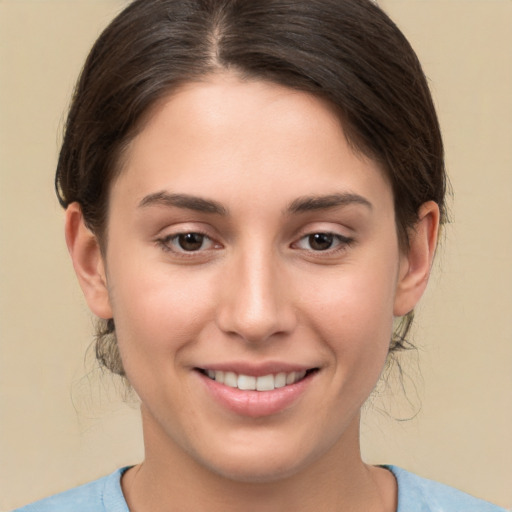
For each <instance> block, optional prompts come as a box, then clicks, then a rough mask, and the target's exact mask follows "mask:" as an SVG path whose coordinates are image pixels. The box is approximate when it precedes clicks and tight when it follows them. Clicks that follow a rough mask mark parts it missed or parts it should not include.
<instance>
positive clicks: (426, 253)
mask: <svg viewBox="0 0 512 512" xmlns="http://www.w3.org/2000/svg"><path fill="white" fill-rule="evenodd" d="M438 230H439V207H438V205H437V203H435V202H434V201H428V202H426V203H424V204H422V205H421V207H420V209H419V212H418V222H417V223H416V224H415V226H414V228H413V229H411V231H410V233H409V249H408V250H407V252H406V253H404V254H403V255H402V258H401V261H400V270H399V277H398V283H397V288H396V295H395V303H394V315H395V316H404V315H406V314H407V313H409V312H410V311H412V310H413V309H414V306H416V304H417V302H418V301H419V300H420V298H421V296H422V295H423V292H424V291H425V288H426V287H427V283H428V278H429V276H430V269H431V267H432V262H433V259H434V253H435V250H436V245H437V233H438Z"/></svg>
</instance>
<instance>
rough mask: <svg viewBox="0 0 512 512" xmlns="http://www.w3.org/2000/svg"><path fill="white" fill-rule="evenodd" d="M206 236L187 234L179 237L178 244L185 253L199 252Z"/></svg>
mask: <svg viewBox="0 0 512 512" xmlns="http://www.w3.org/2000/svg"><path fill="white" fill-rule="evenodd" d="M203 240H204V235H201V234H199V233H186V234H184V235H179V237H178V242H179V244H180V247H181V248H182V249H183V250H184V251H197V250H198V249H201V246H202V245H203Z"/></svg>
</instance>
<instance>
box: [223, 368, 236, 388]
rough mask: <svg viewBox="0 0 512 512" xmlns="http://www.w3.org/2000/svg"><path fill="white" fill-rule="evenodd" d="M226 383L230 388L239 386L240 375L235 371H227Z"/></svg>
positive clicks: (225, 375)
mask: <svg viewBox="0 0 512 512" xmlns="http://www.w3.org/2000/svg"><path fill="white" fill-rule="evenodd" d="M224 384H225V385H226V386H229V387H230V388H237V387H238V377H237V375H236V373H234V372H226V373H225V374H224Z"/></svg>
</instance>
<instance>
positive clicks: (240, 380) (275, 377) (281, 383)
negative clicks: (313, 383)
mask: <svg viewBox="0 0 512 512" xmlns="http://www.w3.org/2000/svg"><path fill="white" fill-rule="evenodd" d="M196 370H197V371H198V372H200V373H202V374H203V375H205V376H206V377H208V378H209V379H211V380H213V381H215V382H218V383H219V384H224V386H227V387H230V388H234V389H239V390H243V391H262V392H264V391H274V390H275V389H280V388H285V387H287V386H291V385H293V384H297V383H298V382H301V381H303V380H305V379H307V378H308V377H309V376H310V375H312V374H313V373H316V372H318V371H319V368H310V369H308V370H301V371H292V372H279V373H269V374H268V375H260V376H254V375H245V374H242V373H236V372H232V371H223V370H209V369H204V368H196Z"/></svg>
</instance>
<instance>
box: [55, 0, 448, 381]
mask: <svg viewBox="0 0 512 512" xmlns="http://www.w3.org/2000/svg"><path fill="white" fill-rule="evenodd" d="M222 70H233V71H235V72H237V73H238V74H239V75H240V76H241V78H250V79H261V80H268V81H271V82H275V83H277V84H280V85H284V86H287V87H291V88H294V89H298V90H301V91H306V92H309V93H312V94H314V95H316V96H318V97H321V98H323V99H325V100H327V101H329V102H330V103H331V104H332V105H333V107H334V108H335V109H336V111H337V112H339V115H340V118H341V120H342V122H343V127H344V131H345V134H346V137H347V140H348V141H349V143H350V144H351V145H352V146H353V147H354V149H355V150H356V151H359V152H361V153H362V154H364V155H366V156H368V157H370V158H372V159H374V160H376V161H377V162H379V163H380V164H381V165H382V167H383V169H384V171H385V173H386V175H387V177H388V179H389V181H390V183H391V187H392V190H393V196H394V204H395V215H396V224H397V233H398V238H399V241H400V245H401V247H402V248H403V249H404V250H405V249H406V248H407V244H408V232H409V230H410V229H411V227H412V226H414V223H415V222H416V220H417V213H418V209H419V207H420V206H421V204H423V203H424V202H425V201H429V200H433V201H435V202H436V203H437V204H438V205H439V208H440V210H441V222H444V220H445V217H446V212H445V200H444V197H445V188H446V177H445V169H444V157H443V144H442V139H441V134H440V129H439V124H438V120H437V116H436V112H435V109H434V105H433V102H432V98H431V96H430V92H429V88H428V85H427V81H426V79H425V76H424V74H423V71H422V69H421V66H420V64H419V62H418V59H417V57H416V55H415V53H414V51H413V50H412V48H411V46H410V45H409V43H408V41H407V40H406V38H405V37H404V36H403V34H402V33H401V32H400V30H399V29H398V28H397V27H396V25H395V24H394V23H393V22H392V21H391V20H390V19H389V17H388V16H387V15H386V14H385V13H384V12H383V11H382V10H381V9H380V8H379V7H378V6H377V5H375V3H373V2H372V1H371V0H293V1H292V0H258V1H255V0H135V1H134V2H132V3H131V4H130V5H129V6H128V7H127V8H126V9H125V10H124V11H122V12H121V13H120V14H119V15H118V16H117V17H116V18H115V19H114V20H113V22H112V23H111V24H110V25H109V26H108V27H107V28H106V29H105V31H104V32H103V33H102V34H101V36H100V37H99V39H98V40H97V41H96V43H95V45H94V46H93V48H92V50H91V52H90V54H89V56H88V58H87V61H86V63H85V66H84V69H83V71H82V74H81V76H80V79H79V81H78V84H77V86H76V90H75V94H74V98H73V101H72V104H71V108H70V112H69V116H68V119H67V124H66V131H65V135H64V141H63V144H62V149H61V153H60V158H59V162H58V166H57V172H56V178H55V183H56V190H57V195H58V197H59V201H60V203H61V205H62V206H63V207H67V206H68V205H69V204H70V203H71V202H74V201H77V202H78V203H79V204H80V205H81V208H82V211H83V215H84V219H85V222H86V224H87V225H88V227H89V228H90V229H91V230H92V231H93V232H94V233H95V234H96V236H97V237H98V239H99V240H100V243H101V244H102V245H103V247H104V245H105V244H106V243H107V240H105V226H106V222H107V214H108V194H109V188H110V185H111V183H112V180H113V179H114V178H115V176H116V173H117V172H119V167H120V165H119V161H120V158H121V155H122V152H123V149H124V148H125V147H126V145H127V144H128V143H129V142H130V140H131V139H132V138H133V137H134V136H135V135H136V133H137V132H138V130H140V128H141V124H142V122H143V119H144V115H145V114H147V113H148V111H149V110H150V108H151V107H152V106H154V105H155V103H156V102H157V101H158V100H159V99H161V98H163V97H164V96H167V95H169V94H170V93H171V92H172V91H173V90H175V89H176V88H177V87H178V86H179V85H181V84H184V83H186V82H190V81H197V80H200V79H201V78H202V77H204V76H205V75H208V74H211V73H216V72H219V71H222ZM411 321H412V312H411V313H410V314H409V315H407V316H406V317H404V319H403V322H402V325H401V327H400V328H399V329H398V330H397V331H396V332H395V334H394V335H393V339H392V341H391V344H390V353H391V352H393V351H396V350H398V349H403V348H405V347H406V346H407V342H406V341H405V335H406V333H407V331H408V330H409V327H410V324H411ZM114 331H115V327H114V321H113V320H112V319H110V320H108V321H105V322H103V323H101V324H100V328H99V332H98V336H97V345H96V355H97V357H98V359H99V361H100V363H101V364H102V365H103V366H105V367H107V368H109V369H110V370H112V371H113V372H114V373H118V374H120V375H123V374H124V371H123V367H122V363H121V360H120V356H119V353H118V350H117V343H116V340H115V332H114Z"/></svg>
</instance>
